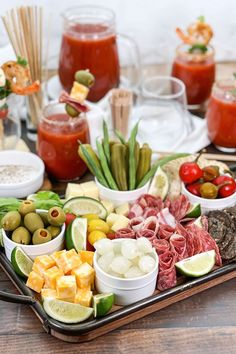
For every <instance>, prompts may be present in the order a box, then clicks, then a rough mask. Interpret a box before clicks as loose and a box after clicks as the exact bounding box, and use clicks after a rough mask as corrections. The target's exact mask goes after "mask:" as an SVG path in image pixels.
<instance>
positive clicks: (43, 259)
mask: <svg viewBox="0 0 236 354" xmlns="http://www.w3.org/2000/svg"><path fill="white" fill-rule="evenodd" d="M55 265H56V263H55V261H54V259H53V258H52V257H50V256H48V255H44V256H38V257H36V258H35V260H34V264H33V268H32V269H33V270H34V271H35V272H36V273H38V274H40V275H41V276H43V274H44V272H45V270H47V269H49V268H51V267H53V266H55Z"/></svg>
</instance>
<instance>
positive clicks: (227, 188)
mask: <svg viewBox="0 0 236 354" xmlns="http://www.w3.org/2000/svg"><path fill="white" fill-rule="evenodd" d="M235 191H236V184H235V183H234V184H233V183H229V184H226V185H224V186H222V187H220V188H219V191H218V195H219V197H221V198H226V197H229V196H230V195H232V194H234V192H235Z"/></svg>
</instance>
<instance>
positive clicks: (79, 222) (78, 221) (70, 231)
mask: <svg viewBox="0 0 236 354" xmlns="http://www.w3.org/2000/svg"><path fill="white" fill-rule="evenodd" d="M86 240H87V219H85V218H75V219H74V220H73V221H72V222H71V223H70V224H69V225H68V227H67V230H66V248H67V249H68V250H71V249H72V248H74V249H75V250H76V251H77V252H78V251H79V250H86Z"/></svg>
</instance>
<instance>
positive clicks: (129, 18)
mask: <svg viewBox="0 0 236 354" xmlns="http://www.w3.org/2000/svg"><path fill="white" fill-rule="evenodd" d="M22 4H23V5H32V4H37V5H43V6H44V8H45V14H46V15H48V14H50V19H51V23H50V27H51V31H50V55H55V54H57V53H58V51H59V47H60V37H61V33H62V19H61V17H60V14H61V13H62V12H63V10H64V9H65V8H67V7H71V6H75V5H85V4H94V5H95V4H96V5H102V6H105V7H110V8H111V9H113V10H114V11H115V13H116V16H117V30H118V31H119V32H121V33H124V34H128V35H131V36H132V37H133V38H135V40H136V41H137V43H138V46H139V49H140V52H141V55H142V61H143V62H144V63H156V62H163V61H167V60H170V57H171V56H172V55H173V53H174V48H175V46H176V44H177V43H178V42H179V41H178V39H177V38H176V36H175V32H174V31H175V27H177V26H180V27H182V28H185V27H186V25H187V24H189V23H190V22H192V21H193V20H194V19H195V18H196V17H198V16H199V15H204V16H205V17H206V19H207V21H208V22H209V23H210V24H211V25H212V27H213V29H214V33H215V36H214V40H213V42H212V43H213V44H214V46H215V48H216V54H217V56H216V57H217V59H218V60H232V59H236V0H91V1H90V0H87V1H84V0H81V1H73V0H66V1H61V0H32V1H28V0H24V1H23V0H22V1H20V0H7V1H5V0H0V14H1V15H3V14H4V13H5V12H6V10H8V9H10V8H12V7H14V6H20V5H22ZM46 26H47V28H46V30H47V36H48V33H49V29H48V23H47V25H46ZM6 41H7V37H6V33H5V30H4V28H3V26H2V23H1V25H0V45H1V46H2V45H3V44H5V43H6Z"/></svg>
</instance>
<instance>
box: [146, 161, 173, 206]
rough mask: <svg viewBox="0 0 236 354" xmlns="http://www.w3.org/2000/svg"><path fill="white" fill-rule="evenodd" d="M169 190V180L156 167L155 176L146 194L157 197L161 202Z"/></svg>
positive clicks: (160, 169)
mask: <svg viewBox="0 0 236 354" xmlns="http://www.w3.org/2000/svg"><path fill="white" fill-rule="evenodd" d="M168 190H169V180H168V177H167V174H166V173H165V172H164V171H163V170H162V168H161V167H158V169H157V171H156V174H155V176H154V177H153V180H152V182H151V185H150V188H149V191H148V193H149V194H151V195H153V196H155V197H157V196H159V197H161V199H162V200H164V199H165V197H166V196H167V193H168Z"/></svg>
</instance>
